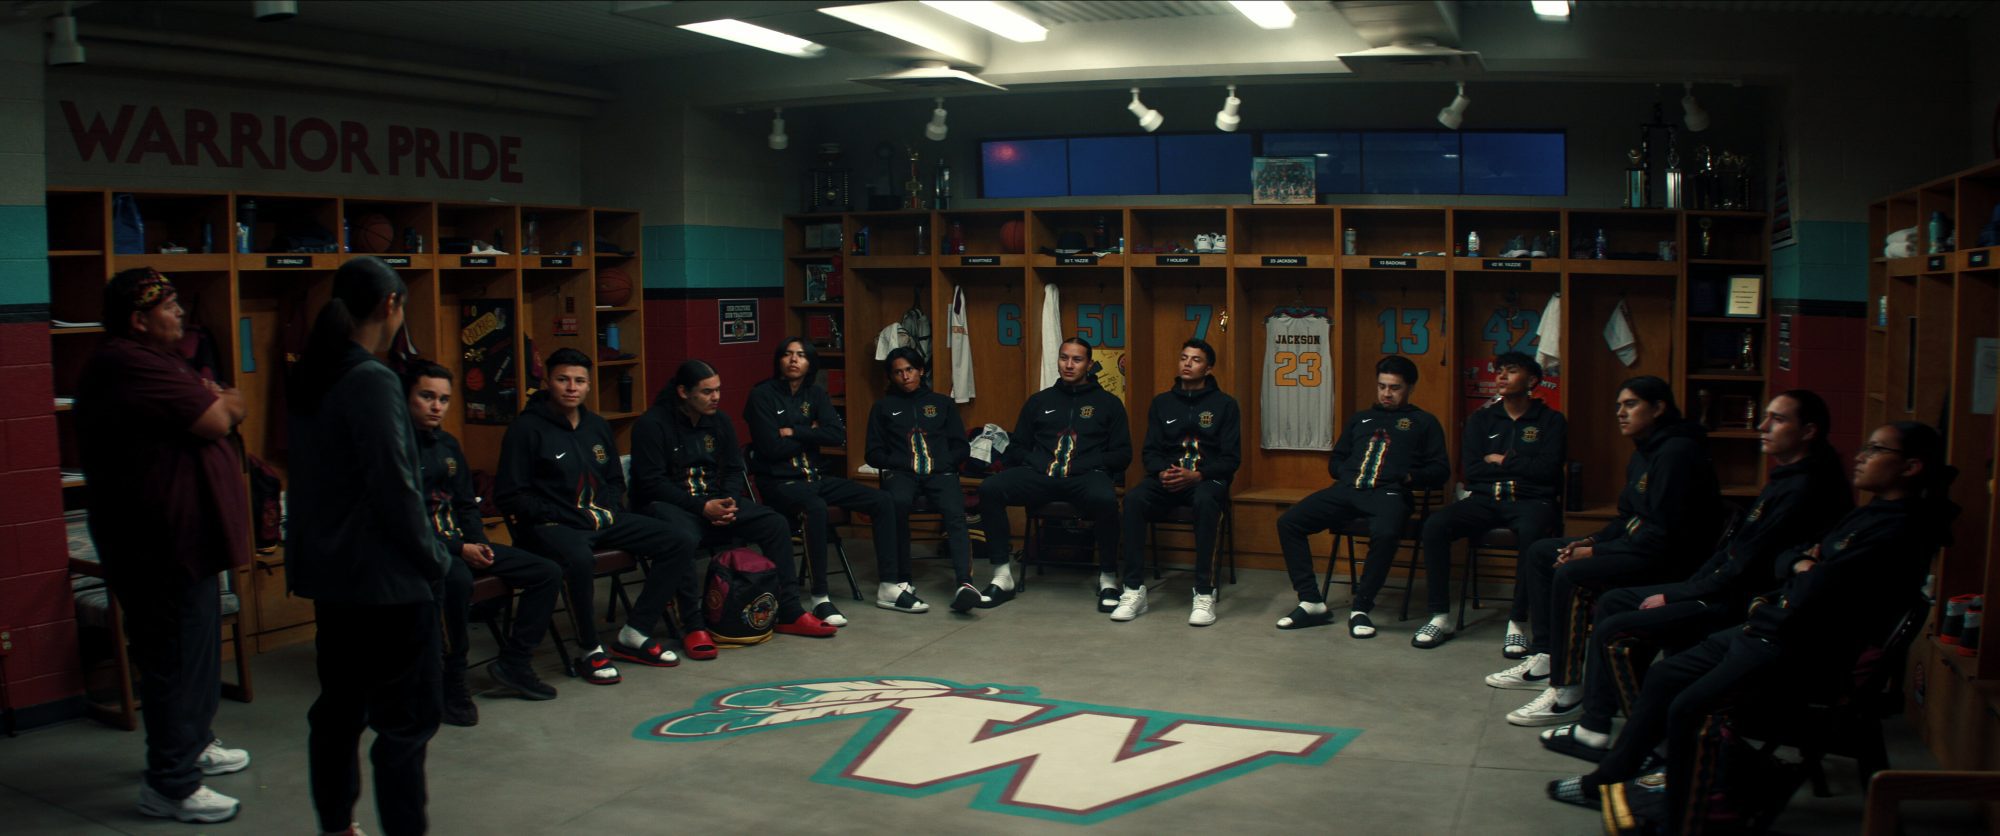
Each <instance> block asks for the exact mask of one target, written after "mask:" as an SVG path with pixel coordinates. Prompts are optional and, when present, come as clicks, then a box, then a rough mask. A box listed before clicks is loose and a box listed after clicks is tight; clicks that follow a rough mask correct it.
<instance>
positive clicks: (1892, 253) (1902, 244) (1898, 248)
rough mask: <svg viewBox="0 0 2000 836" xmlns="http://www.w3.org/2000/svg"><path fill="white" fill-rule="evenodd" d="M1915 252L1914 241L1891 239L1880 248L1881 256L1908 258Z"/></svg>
mask: <svg viewBox="0 0 2000 836" xmlns="http://www.w3.org/2000/svg"><path fill="white" fill-rule="evenodd" d="M1916 254H1917V245H1916V242H1914V241H1892V242H1890V243H1889V245H1888V246H1886V247H1883V248H1882V257H1883V258H1909V257H1910V256H1913V255H1916Z"/></svg>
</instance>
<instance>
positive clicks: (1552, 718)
mask: <svg viewBox="0 0 2000 836" xmlns="http://www.w3.org/2000/svg"><path fill="white" fill-rule="evenodd" d="M1582 713H1583V701H1582V700H1577V701H1576V704H1575V705H1557V704H1556V689H1554V688H1544V689H1542V693H1541V694H1539V695H1537V696H1536V697H1535V698H1534V699H1532V700H1529V701H1528V704H1527V705H1524V706H1521V707H1520V708H1516V709H1514V710H1513V711H1510V712H1507V722H1509V723H1512V724H1514V725H1516V726H1556V725H1561V724H1563V723H1567V722H1569V721H1570V720H1571V719H1573V718H1575V717H1577V716H1579V715H1581V714H1582Z"/></svg>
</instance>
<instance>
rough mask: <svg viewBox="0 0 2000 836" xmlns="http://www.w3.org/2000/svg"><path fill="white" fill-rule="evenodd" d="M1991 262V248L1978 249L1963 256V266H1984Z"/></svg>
mask: <svg viewBox="0 0 2000 836" xmlns="http://www.w3.org/2000/svg"><path fill="white" fill-rule="evenodd" d="M1992 263H1993V251H1992V250H1980V251H1979V252H1976V253H1970V254H1967V255H1966V257H1965V266H1967V267H1986V266H1990V265H1991V264H1992Z"/></svg>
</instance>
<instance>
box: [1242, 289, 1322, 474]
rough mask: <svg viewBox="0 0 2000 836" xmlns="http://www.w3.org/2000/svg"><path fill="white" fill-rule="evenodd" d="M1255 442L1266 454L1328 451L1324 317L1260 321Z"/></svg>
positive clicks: (1281, 316) (1277, 316)
mask: <svg viewBox="0 0 2000 836" xmlns="http://www.w3.org/2000/svg"><path fill="white" fill-rule="evenodd" d="M1264 334H1265V344H1264V385H1263V391H1262V392H1261V393H1260V395H1261V396H1262V398H1261V401H1260V403H1259V404H1258V406H1259V409H1258V411H1259V413H1260V414H1261V416H1262V419H1261V426H1260V428H1259V429H1260V430H1261V432H1260V433H1259V438H1260V439H1261V444H1262V446H1263V448H1264V449H1266V450H1321V451H1325V450H1331V449H1333V377H1332V369H1331V368H1329V366H1328V364H1329V362H1330V361H1331V359H1332V356H1333V355H1332V350H1333V323H1332V321H1330V320H1328V319H1327V318H1326V317H1324V316H1319V315H1317V314H1314V315H1310V316H1292V315H1290V314H1282V313H1281V314H1273V315H1272V316H1271V317H1269V318H1268V319H1265V320H1264Z"/></svg>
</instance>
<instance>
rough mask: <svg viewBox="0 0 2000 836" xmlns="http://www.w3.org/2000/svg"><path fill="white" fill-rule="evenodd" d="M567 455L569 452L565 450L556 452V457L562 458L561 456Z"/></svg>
mask: <svg viewBox="0 0 2000 836" xmlns="http://www.w3.org/2000/svg"><path fill="white" fill-rule="evenodd" d="M567 455H569V453H566V452H564V453H557V454H556V458H558V459H560V458H562V457H564V456H567Z"/></svg>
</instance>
